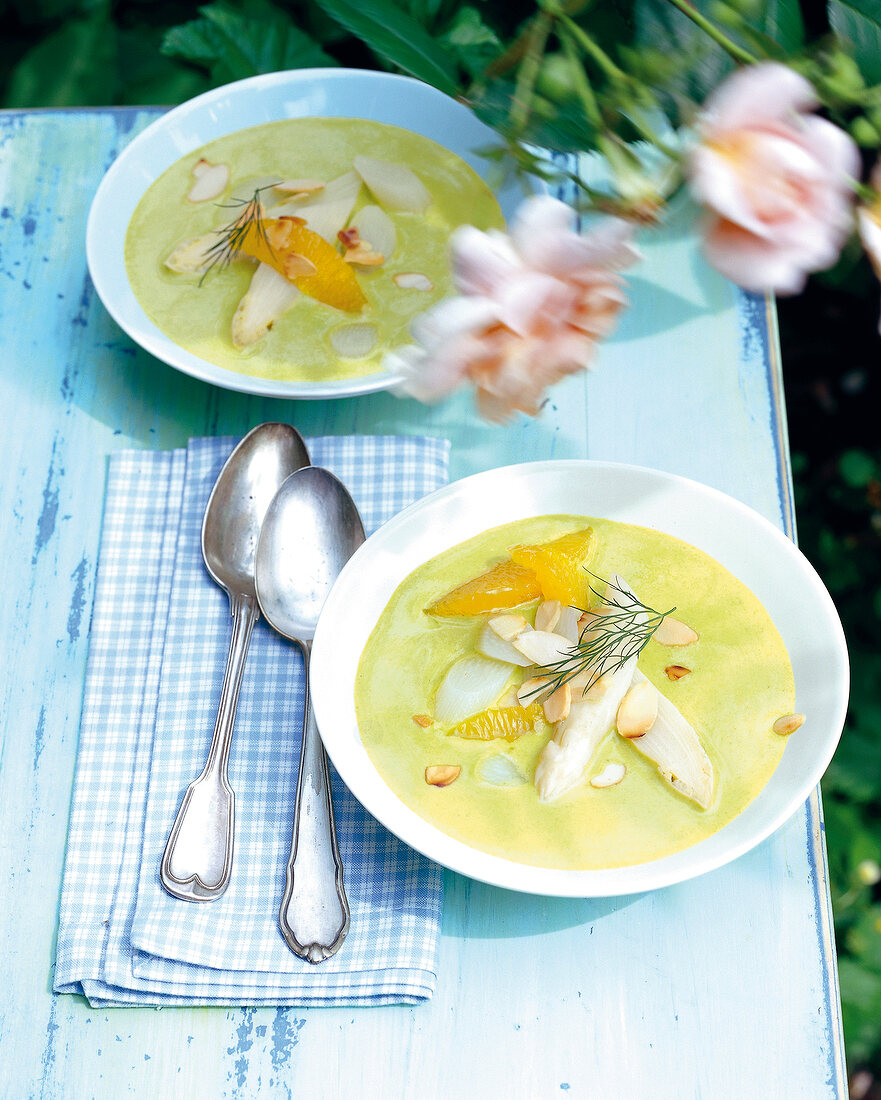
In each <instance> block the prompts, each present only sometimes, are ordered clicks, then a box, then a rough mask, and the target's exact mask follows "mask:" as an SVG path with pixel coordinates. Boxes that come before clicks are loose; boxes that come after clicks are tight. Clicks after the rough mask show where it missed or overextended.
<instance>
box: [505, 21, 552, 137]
mask: <svg viewBox="0 0 881 1100" xmlns="http://www.w3.org/2000/svg"><path fill="white" fill-rule="evenodd" d="M550 28H551V20H550V16H548V14H547V13H546V12H540V13H539V14H538V16H537V17H536V19H535V22H534V23H533V25H532V29H531V30H530V32H529V36H528V38H527V42H526V50H525V53H524V56H523V60H522V61H521V62H520V67H519V68H518V70H517V82H516V84H515V85H514V95H513V99H512V103H511V111H510V113H509V115H508V120H509V122H510V123H511V127H512V129H513V130H514V132H515V133H518V134H519V133H521V132H522V131H523V130H524V129H525V128H526V124H527V122H528V121H529V113H530V109H531V107H532V96H533V92H534V90H535V82H536V79H537V78H538V70H539V68H540V66H541V62H542V58H543V57H544V50H545V44H546V42H547V40H548V34H549V33H550Z"/></svg>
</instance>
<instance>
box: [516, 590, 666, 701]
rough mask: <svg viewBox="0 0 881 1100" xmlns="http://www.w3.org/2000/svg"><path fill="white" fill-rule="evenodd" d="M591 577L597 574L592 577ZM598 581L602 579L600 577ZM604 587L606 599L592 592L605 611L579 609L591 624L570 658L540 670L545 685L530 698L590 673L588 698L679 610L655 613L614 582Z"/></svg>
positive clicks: (640, 649) (530, 694)
mask: <svg viewBox="0 0 881 1100" xmlns="http://www.w3.org/2000/svg"><path fill="white" fill-rule="evenodd" d="M591 576H596V574H595V573H591ZM597 580H602V578H601V577H597ZM604 583H605V585H606V592H605V595H602V594H601V593H599V592H598V591H597V590H596V589H595V588H594V587H593V586H592V585H591V588H590V591H591V592H592V593H593V594H594V595H595V596H596V597H597V598H598V599H599V600H601V601H602V609H601V610H594V611H591V610H589V609H587V610H585V609H583V608H579V610H582V611H584V613H585V614H587V615H589V616H590V621H589V622H588V623H587V625H586V626H585V627H584V629H583V630H582V631H581V635H580V637H579V639H578V641H577V642H576V643H575V645H573V646H572V648H571V650H570V651H569V654H567V655H566V656H565V657H563V658H561V659H560V660H559V661H554V662H553V663H552V664H549V665H541V666H540V673H539V674H540V675H541V674H544V677H545V681H544V683H543V684H541V685H540V686H539V687H537V688H536V689H535V691H533V692H530V693H529V696H527V697H531V696H533V695H538V694H540V693H543V692H548V691H550V692H554V691H556V690H557V688H559V687H562V686H563V684H567V683H568V682H569V681H570V680H572V679H574V678H575V677H576V676H578V675H579V674H580V673H582V672H588V671H589V672H590V674H591V675H590V680H589V681H588V683H587V686H586V687H585V689H584V693H585V694H586V693H587V692H588V691H589V690H590V689H591V688H592V687H593V685H594V684H595V683H596V682H597V680H599V679H600V677H602V676H605V675H607V674H611V673H614V672H617V671H618V669H619V668H621V667H623V666H624V665H625V664H627V662H628V661H629V660H630V658H631V657H637V656H638V655H639V654H640V653H641V652H642V650H643V648H644V647H645V645H646V643H647V642H648V640H649V639H650V638H651V636H652V635H653V634H654V633H655V631H656V630H657V629H658V627H659V626H660V625H661V623H662V622H663V621H664V619H666V617H667V616H668V615H670V614H671V613H672V612H674V611H675V610H676V608H675V607H671V608H670V610H669V611H655V609H654V608H652V607H649V606H648V605H647V604H644V603H643V602H642V600H640V599H638V598H637V597H636V596H635V595H634V594H633V593H632V592H630V591H628V590H626V589H624V588H622V587H621V586H620V585H618V584H616V583H615V582H613V581H605V582H604Z"/></svg>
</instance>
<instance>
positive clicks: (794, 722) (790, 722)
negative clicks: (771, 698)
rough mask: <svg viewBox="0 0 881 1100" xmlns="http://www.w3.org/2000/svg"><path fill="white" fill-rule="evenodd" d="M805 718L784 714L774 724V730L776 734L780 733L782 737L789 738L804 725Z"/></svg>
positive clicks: (801, 715) (800, 715) (799, 715)
mask: <svg viewBox="0 0 881 1100" xmlns="http://www.w3.org/2000/svg"><path fill="white" fill-rule="evenodd" d="M804 721H805V716H804V715H803V714H784V715H783V717H782V718H778V719H777V721H776V722H775V723H774V726H773V730H774V732H775V733H779V734H780V736H781V737H788V736H789V735H790V734H791V733H795V731H796V730H797V729H798V728H799V727H800V726H803V725H804Z"/></svg>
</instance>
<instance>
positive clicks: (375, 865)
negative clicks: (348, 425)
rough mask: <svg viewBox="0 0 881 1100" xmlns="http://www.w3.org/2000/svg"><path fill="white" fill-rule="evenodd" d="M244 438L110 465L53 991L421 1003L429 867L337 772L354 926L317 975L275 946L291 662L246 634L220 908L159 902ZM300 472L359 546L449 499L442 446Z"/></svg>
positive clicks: (218, 641) (132, 454) (212, 630)
mask: <svg viewBox="0 0 881 1100" xmlns="http://www.w3.org/2000/svg"><path fill="white" fill-rule="evenodd" d="M236 442H237V441H236V440H235V439H231V438H219V439H194V440H191V441H190V443H189V445H188V447H187V449H186V450H185V451H184V450H176V451H172V452H143V451H122V452H119V453H117V454H115V455H113V456H112V457H111V460H110V472H109V480H108V488H107V499H106V503H105V515H104V526H103V531H102V541H101V552H100V558H99V563H98V576H97V583H96V589H95V602H94V609H93V613H92V627H91V637H90V647H89V662H88V669H87V675H86V688H85V696H84V701H83V714H82V721H81V726H80V740H79V750H78V755H77V771H76V779H75V783H74V794H73V802H72V807H71V817H70V828H69V835H68V845H67V857H66V862H65V871H64V885H63V888H62V893H61V908H60V918H59V932H58V946H57V955H56V970H55V991H56V992H59V993H83V994H85V996H86V997H87V998H88V999H89V1001H90V1003H91V1004H92V1005H94V1006H96V1007H104V1006H114V1005H157V1006H158V1005H209V1004H222V1005H233V1004H236V1005H239V1004H240V1005H266V1004H273V1005H297V1006H304V1007H309V1006H316V1005H346V1006H349V1005H378V1004H391V1003H406V1004H416V1003H419V1002H420V1001H424V1000H427V999H428V998H429V997H430V996H431V994H432V992H433V991H434V986H435V982H436V972H435V971H436V957H437V944H438V936H439V926H440V916H441V907H442V900H443V896H442V877H441V871H440V868H438V867H437V865H435V864H433V863H431V862H430V861H429V860H426V859H425V858H423V857H422V856H420V855H418V854H417V853H416V852H413V851H412V850H411V849H409V848H408V847H407V846H406V845H404V844H402V843H401V842H400V841H398V840H397V839H396V838H395V837H393V836H392V835H391V834H390V833H388V832H387V831H386V830H385V829H384V828H383V827H382V826H381V825H380V824H379V823H378V822H376V821H375V820H374V819H373V818H372V817H370V815H369V814H367V813H366V812H365V811H364V810H363V809H362V807H361V806H360V805H359V803H358V802H357V801H356V800H355V798H354V797H353V796H352V795H351V794H350V793H349V791H348V790H347V789H346V788H345V787H344V786H343V784H342V782H341V781H340V779H339V776H337V775H336V773H335V772H333V770H332V784H333V798H334V807H335V810H336V816H337V834H338V839H339V843H340V849H341V854H342V858H343V863H344V866H345V879H346V890H347V893H348V896H349V903H350V906H351V910H352V924H351V929H350V931H349V935H348V937H347V939H346V940H345V941H344V943H343V946H342V948H341V949H340V951H339V952H338V954H336V955H335V956H334V957H332V958H331V959H328V960H326V961H325V962H323V963H321V964H320V965H319V966H313V965H312V964H310V963H306V962H303V961H302V960H300V959H298V958H297V957H296V956H295V955H293V954H292V953H291V952H290V951H289V950H288V948H287V946H286V945H285V943H284V940H283V939H282V938H281V934H280V932H279V930H278V923H277V918H278V908H279V905H280V902H281V894H282V890H283V887H284V868H285V864H286V862H287V857H288V853H289V848H290V837H291V824H292V821H293V798H294V792H295V788H296V774H297V761H298V758H299V744H300V731H301V725H302V713H303V665H302V659H301V657H300V655H299V651H298V650H297V648H296V647H295V646H293V645H292V644H291V643H289V642H286V641H285V640H284V639H282V638H280V637H279V636H277V635H275V634H274V633H273V632H272V631H271V630H270V629H269V628H268V627H266V625H265V624H264V623H263V622H262V621H261V622H259V623H258V624H257V626H256V627H255V629H254V634H253V636H252V639H251V648H250V652H249V657H248V663H247V667H246V670H245V676H244V680H243V683H242V687H241V693H240V696H239V707H238V718H237V721H236V730H235V734H234V737H233V745H232V753H231V757H230V781H231V783H232V786H233V789H234V790H235V792H236V837H235V857H234V865H233V877H232V882H231V884H230V886H229V889H228V890H227V892H226V894H224V895H223V897H222V898H220V899H219V900H218V901H215V902H211V903H208V904H198V905H197V904H193V903H190V902H184V901H178V900H176V899H174V898H171V897H169V896H168V895H167V894H166V893H165V892H164V891H163V889H162V887H161V885H160V882H159V862H160V858H161V855H162V851H163V849H164V846H165V841H166V839H167V836H168V831H169V829H170V827H171V823H172V821H173V820H174V815H175V813H176V812H177V807H178V805H179V803H180V799H181V796H182V794H183V791H184V789H185V788H186V786H187V784H188V783H189V781H190V780H191V779H192V778H194V777H195V776H196V775H197V774H198V772H199V771H200V770H201V767H202V764H203V762H204V759H205V754H206V752H207V748H208V743H209V741H210V738H211V732H212V729H213V726H214V717H215V712H216V706H217V700H218V697H219V694H220V684H221V680H222V677H223V669H224V664H225V661H226V652H227V646H228V639H229V631H230V624H231V619H230V615H229V605H228V601H227V598H226V595H225V594H224V592H223V591H222V590H221V589H220V588H218V587H217V585H216V584H214V582H213V581H211V580H210V578H209V577H208V574H207V572H206V570H205V567H204V565H203V563H202V558H201V552H200V540H199V536H200V530H201V524H202V516H203V513H204V510H205V504H206V502H207V500H208V496H209V494H210V492H211V488H212V486H213V484H214V481H215V479H216V477H217V474H218V473H219V472H220V468H221V466H222V465H223V463H224V462H225V460H226V458H227V456H228V455H229V453H230V452H231V450H232V449H233V447H234V446H235V443H236ZM307 444H308V446H309V451H310V454H311V457H312V461H313V463H314V464H315V465H321V466H326V467H327V468H328V469H330V470H332V471H333V472H334V473H335V474H337V475H338V476H339V477H340V478H341V479H342V480H343V481H344V482H345V483H346V485H347V486H348V487H349V489H350V491H351V492H352V495H353V496H354V498H355V501H356V503H357V504H358V507H359V510H360V512H361V515H362V518H363V520H364V526H365V528H366V530H367V532H368V534H369V533H370V532H371V531H373V530H375V529H376V528H377V527H378V526H379V525H380V524H381V523H383V522H385V520H387V519H389V518H390V517H391V516H392V515H394V513H395V512H397V511H399V510H400V509H401V508H403V507H405V506H406V505H407V504H410V503H411V502H412V501H414V500H418V499H419V497H421V496H423V495H425V494H426V493H428V492H431V491H432V490H433V489H436V488H438V487H439V486H440V485H442V484H444V482H445V481H446V478H447V460H448V454H449V444H448V442H447V441H446V440H438V439H428V438H398V437H352V438H348V437H332V436H328V437H322V438H317V439H311V440H307Z"/></svg>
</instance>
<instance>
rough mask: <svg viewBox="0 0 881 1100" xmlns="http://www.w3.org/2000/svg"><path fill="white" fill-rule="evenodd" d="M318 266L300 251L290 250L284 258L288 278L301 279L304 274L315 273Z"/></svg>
mask: <svg viewBox="0 0 881 1100" xmlns="http://www.w3.org/2000/svg"><path fill="white" fill-rule="evenodd" d="M317 270H318V268H317V267H316V266H315V264H313V263H312V261H311V260H310V259H308V257H306V256H301V255H300V253H299V252H290V253H288V255H287V256H285V258H284V273H285V277H286V278H288V279H299V278H300V277H301V276H303V275H314V274H315V272H316V271H317Z"/></svg>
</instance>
